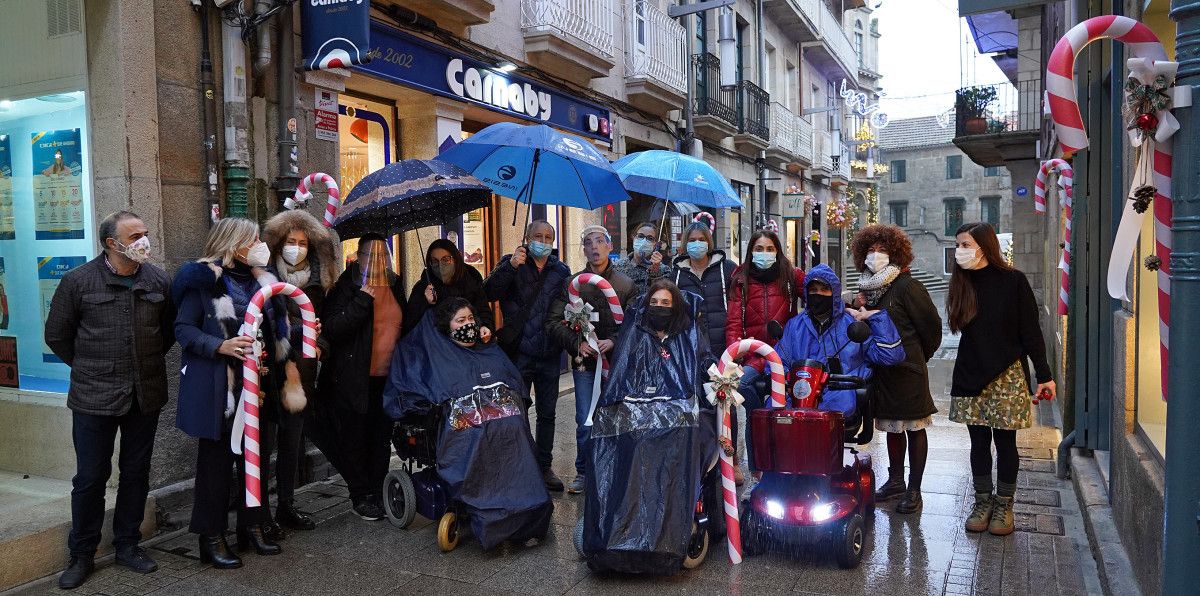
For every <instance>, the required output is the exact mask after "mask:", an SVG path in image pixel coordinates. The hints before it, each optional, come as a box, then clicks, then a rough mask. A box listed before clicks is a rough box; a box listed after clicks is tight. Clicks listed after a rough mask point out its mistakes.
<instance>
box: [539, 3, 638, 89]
mask: <svg viewBox="0 0 1200 596" xmlns="http://www.w3.org/2000/svg"><path fill="white" fill-rule="evenodd" d="M616 8H617V0H521V34H522V36H524V38H525V57H526V60H528V61H529V63H530V64H532V65H534V66H537V67H538V68H541V69H543V70H545V71H547V72H550V73H551V74H555V75H558V76H560V77H563V78H565V79H567V80H570V81H572V82H575V83H578V84H582V85H586V84H587V83H588V82H589V81H591V79H594V78H599V77H604V76H608V74H609V71H610V70H612V67H613V66H615V65H616V61H615V58H614V54H613V44H614V38H615V36H614V23H615V20H616V19H615V16H614V15H615V12H616Z"/></svg>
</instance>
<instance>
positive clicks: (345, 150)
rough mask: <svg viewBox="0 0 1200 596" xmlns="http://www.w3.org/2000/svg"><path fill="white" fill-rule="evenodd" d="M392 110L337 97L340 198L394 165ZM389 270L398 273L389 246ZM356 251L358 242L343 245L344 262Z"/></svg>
mask: <svg viewBox="0 0 1200 596" xmlns="http://www.w3.org/2000/svg"><path fill="white" fill-rule="evenodd" d="M392 112H393V110H392V107H391V106H389V105H387V104H383V103H379V102H375V101H370V100H366V99H359V98H357V97H351V96H348V95H341V96H340V97H338V153H339V158H340V161H339V163H340V164H341V170H340V172H339V174H340V175H339V177H338V183H339V184H340V186H341V189H340V190H341V191H342V196H343V197H346V196H349V195H350V191H351V190H353V189H354V186H355V185H356V184H358V182H359V181H360V180H362V179H363V178H364V177H365V176H366V175H367V174H370V173H371V172H374V171H375V170H378V169H380V168H382V167H383V166H385V165H387V164H389V163H391V162H393V161H396V159H395V157H394V156H395V153H394V150H395V142H394V136H393V135H394V132H393V122H394V120H393V118H392ZM392 246H393V250H392V260H393V263H392V266H393V267H394V268H395V269H396V271H401V270H402V269H401V261H400V254H399V253H400V251H398V250H395V247H396V246H397V244H396V242H394V241H393V243H392ZM357 250H358V240H357V239H352V240H346V241H345V242H342V252H343V254H345V255H346V258H347V260H349V259H351V258H353V256H354V254H355V251H357Z"/></svg>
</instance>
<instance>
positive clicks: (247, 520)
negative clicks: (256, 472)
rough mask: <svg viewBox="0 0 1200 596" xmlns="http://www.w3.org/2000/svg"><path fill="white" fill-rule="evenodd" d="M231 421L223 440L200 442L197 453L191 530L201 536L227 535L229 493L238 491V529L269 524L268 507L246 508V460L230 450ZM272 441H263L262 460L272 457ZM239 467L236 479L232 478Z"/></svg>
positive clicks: (224, 428) (226, 425)
mask: <svg viewBox="0 0 1200 596" xmlns="http://www.w3.org/2000/svg"><path fill="white" fill-rule="evenodd" d="M231 423H232V421H230V420H226V421H225V424H224V427H223V428H222V431H221V438H220V439H219V440H216V441H213V440H211V439H200V440H199V447H198V449H197V450H196V487H195V495H194V499H193V502H192V522H191V524H190V525H189V526H188V529H189V530H191V531H192V532H193V533H195V534H200V535H202V536H216V535H217V534H224V533H225V530H226V529H228V527H229V500H230V490H231V489H235V488H236V491H237V492H236V494H234V495H233V500H234V502H235V503H236V505H235V506H236V508H237V525H238V527H239V528H241V527H246V526H253V525H257V524H261V523H266V522H268V521H270V519H271V514H270V512H269V511H268V510H267V508H266V506H265V505H259V506H258V507H246V488H245V477H246V476H245V467H244V463H245V458H244V457H243V456H242V455H238V454H235V453H234V452H233V451H232V450H231V449H230V448H229V437H230V435H231V434H232V431H233V428H232V426H231ZM269 446H270V442H269V441H264V442H263V444H262V447H260V451H261V453H260V454H259V455H260V457H261V458H262V461H267V460H269V459H270V458H271V453H270V450H269ZM234 467H236V468H237V477H236V478H234V476H232V475H231V474H232V472H233V469H232V468H234ZM263 479H264V483H263V487H264V490H263V502H264V503H265V502H266V497H267V494H266V490H265V487H266V482H265V480H266V476H265V474H264V475H263Z"/></svg>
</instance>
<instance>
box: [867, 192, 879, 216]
mask: <svg viewBox="0 0 1200 596" xmlns="http://www.w3.org/2000/svg"><path fill="white" fill-rule="evenodd" d="M866 196H867V223H868V224H877V223H879V191H878V190H876V189H875V187H874V186H868V187H867V192H866Z"/></svg>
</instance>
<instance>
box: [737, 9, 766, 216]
mask: <svg viewBox="0 0 1200 596" xmlns="http://www.w3.org/2000/svg"><path fill="white" fill-rule="evenodd" d="M754 28H755V30H756V32H755V35H754V45H755V53H756V54H758V88H759V89H762V90H763V91H764V92H765V91H766V90H767V88H766V87H767V71H766V68H767V54H766V45H765V43H766V42H765V41H764V40H763V31H764V28H763V0H756V1H755V2H754ZM742 101H743V102H744V101H746V99H745V98H742ZM764 109H766V110H770V104H769V103H768V105H767V106H764ZM769 114H770V112H769V111H768V112H767V113H766V114H764V116H765V117H766V118H768V119H769V118H770V116H769ZM742 117H743V118H744V117H745V115H743V116H742ZM766 164H767V152H766V151H759V152H758V158H757V159H756V160H755V165H756V166H757V168H758V193H757V194H758V204H759V206H760V209H759V210H760V211H762V212H763V213H765V212H766V205H767V180H766V171H767V165H766ZM750 218H751V219H750V221H751V222H753V221H754V206H753V201H751V207H750ZM763 223H766V222H765V221H764V222H763ZM752 225H753V224H752Z"/></svg>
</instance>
